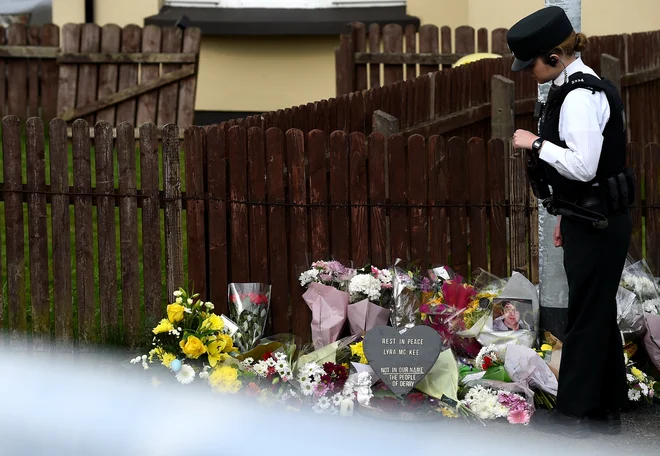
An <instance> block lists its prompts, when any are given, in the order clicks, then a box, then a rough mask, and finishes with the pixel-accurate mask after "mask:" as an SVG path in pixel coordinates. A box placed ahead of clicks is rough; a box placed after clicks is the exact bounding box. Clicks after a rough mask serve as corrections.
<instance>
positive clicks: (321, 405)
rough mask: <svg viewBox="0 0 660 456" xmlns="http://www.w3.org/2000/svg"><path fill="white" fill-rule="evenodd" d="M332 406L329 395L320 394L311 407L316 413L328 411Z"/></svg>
mask: <svg viewBox="0 0 660 456" xmlns="http://www.w3.org/2000/svg"><path fill="white" fill-rule="evenodd" d="M331 407H332V403H331V402H330V398H329V397H325V396H322V397H320V398H319V400H318V402H316V405H315V406H314V407H313V409H314V411H315V412H316V413H322V412H326V411H328V410H329V409H330V408H331Z"/></svg>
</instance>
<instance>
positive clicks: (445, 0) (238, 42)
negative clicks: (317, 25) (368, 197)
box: [53, 0, 660, 112]
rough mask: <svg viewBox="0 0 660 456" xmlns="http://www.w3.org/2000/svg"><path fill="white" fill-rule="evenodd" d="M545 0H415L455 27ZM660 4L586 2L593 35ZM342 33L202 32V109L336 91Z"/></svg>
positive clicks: (77, 11)
mask: <svg viewBox="0 0 660 456" xmlns="http://www.w3.org/2000/svg"><path fill="white" fill-rule="evenodd" d="M162 4H163V0H96V4H95V5H96V11H95V13H96V22H97V23H98V24H99V25H104V24H106V23H115V24H118V25H120V26H124V25H127V24H131V23H133V24H138V25H144V18H145V17H147V16H151V15H154V14H156V13H157V12H158V11H159V10H160V7H161V6H162ZM544 4H545V1H544V0H497V1H494V0H408V2H407V5H408V6H407V10H408V14H410V15H413V16H417V17H419V18H420V19H421V22H422V24H435V25H438V26H443V25H448V26H450V27H452V28H456V27H458V26H460V25H471V26H472V27H474V28H480V27H486V28H488V29H494V28H499V27H510V26H511V25H512V24H514V23H515V22H516V21H517V20H519V19H520V18H521V17H523V16H525V15H527V14H529V13H531V12H533V11H535V10H537V9H539V8H542V7H543V6H544ZM658 17H660V1H658V0H635V2H634V8H631V6H630V2H621V1H620V0H582V30H583V32H585V33H586V34H588V35H606V34H618V33H633V32H640V31H648V30H656V29H660V22H658V19H657V18H658ZM53 22H55V23H56V24H58V25H63V24H65V23H67V22H84V0H53ZM337 43H338V37H210V36H207V37H203V38H202V48H201V55H200V68H199V85H198V90H197V100H196V106H195V108H196V109H197V110H208V111H257V112H259V111H261V112H263V111H271V110H277V109H281V108H288V107H291V106H295V105H299V104H305V103H308V102H310V101H318V100H322V99H324V98H329V97H332V96H334V94H335V63H334V48H335V46H336V45H337Z"/></svg>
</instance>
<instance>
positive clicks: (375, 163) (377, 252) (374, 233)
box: [367, 132, 387, 268]
mask: <svg viewBox="0 0 660 456" xmlns="http://www.w3.org/2000/svg"><path fill="white" fill-rule="evenodd" d="M368 145H369V155H368V158H367V163H368V166H369V171H368V172H369V201H370V202H371V204H372V207H371V214H370V217H371V220H370V222H371V223H370V226H369V228H370V229H369V238H370V239H371V262H372V263H373V264H374V265H376V267H378V268H383V267H385V265H386V264H387V209H386V208H385V207H382V206H378V205H384V204H385V202H386V194H385V178H386V174H385V170H386V169H387V167H386V163H385V160H387V157H386V156H385V154H386V149H385V137H384V136H383V134H382V133H379V132H376V133H372V134H371V135H370V136H369V142H368Z"/></svg>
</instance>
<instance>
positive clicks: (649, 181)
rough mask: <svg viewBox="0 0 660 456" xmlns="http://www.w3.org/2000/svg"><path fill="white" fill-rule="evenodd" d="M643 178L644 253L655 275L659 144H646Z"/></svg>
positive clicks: (658, 267)
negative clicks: (644, 205) (644, 214)
mask: <svg viewBox="0 0 660 456" xmlns="http://www.w3.org/2000/svg"><path fill="white" fill-rule="evenodd" d="M645 152H646V153H645V156H644V165H645V166H644V170H645V171H646V176H645V179H644V182H645V183H646V185H645V192H644V193H645V199H646V206H647V209H646V255H645V256H644V258H646V260H647V261H648V264H649V267H650V268H651V270H652V271H653V272H654V273H655V274H656V275H657V274H658V272H657V271H660V182H659V180H660V179H659V177H658V175H659V174H660V145H658V144H657V143H653V144H649V145H648V146H646V150H645Z"/></svg>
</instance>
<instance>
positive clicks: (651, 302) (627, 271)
mask: <svg viewBox="0 0 660 456" xmlns="http://www.w3.org/2000/svg"><path fill="white" fill-rule="evenodd" d="M619 285H620V286H621V287H623V288H625V289H626V290H629V291H632V292H633V293H635V294H636V295H637V298H638V299H639V300H640V301H641V303H642V308H643V309H644V312H646V313H650V314H652V315H660V290H659V287H658V285H657V283H656V282H655V280H654V277H653V274H652V273H651V269H650V268H649V266H648V264H647V263H646V260H641V261H638V262H636V263H632V264H628V265H627V266H626V267H625V268H624V269H623V273H622V274H621V281H620V283H619Z"/></svg>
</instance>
